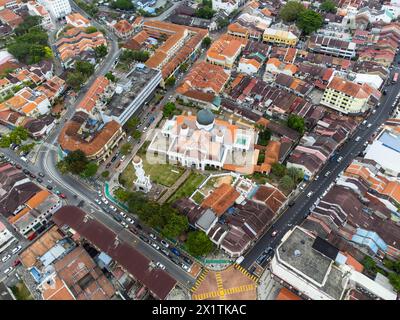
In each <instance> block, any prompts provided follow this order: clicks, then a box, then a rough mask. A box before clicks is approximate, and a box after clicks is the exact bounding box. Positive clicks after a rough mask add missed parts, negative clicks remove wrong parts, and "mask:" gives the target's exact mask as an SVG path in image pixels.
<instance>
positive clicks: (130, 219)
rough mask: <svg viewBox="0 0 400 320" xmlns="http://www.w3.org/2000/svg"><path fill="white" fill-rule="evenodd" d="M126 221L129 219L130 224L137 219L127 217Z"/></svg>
mask: <svg viewBox="0 0 400 320" xmlns="http://www.w3.org/2000/svg"><path fill="white" fill-rule="evenodd" d="M126 221H128V222H129V223H130V224H134V223H135V221H134V220H133V219H132V218H129V217H128V218H126Z"/></svg>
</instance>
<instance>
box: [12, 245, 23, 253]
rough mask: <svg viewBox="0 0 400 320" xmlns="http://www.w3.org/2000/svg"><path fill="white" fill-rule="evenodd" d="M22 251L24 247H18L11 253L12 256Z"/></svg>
mask: <svg viewBox="0 0 400 320" xmlns="http://www.w3.org/2000/svg"><path fill="white" fill-rule="evenodd" d="M21 249H22V246H18V247H15V248H14V249H12V250H11V253H12V254H16V253H17V252H18V251H20V250H21Z"/></svg>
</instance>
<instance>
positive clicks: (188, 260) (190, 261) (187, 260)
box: [182, 257, 193, 266]
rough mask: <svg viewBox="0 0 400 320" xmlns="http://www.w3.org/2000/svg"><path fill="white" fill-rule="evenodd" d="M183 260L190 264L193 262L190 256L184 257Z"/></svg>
mask: <svg viewBox="0 0 400 320" xmlns="http://www.w3.org/2000/svg"><path fill="white" fill-rule="evenodd" d="M182 259H183V261H185V262H186V263H187V264H188V265H189V266H191V265H192V264H193V261H192V260H190V259H189V258H188V257H182Z"/></svg>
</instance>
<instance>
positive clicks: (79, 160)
mask: <svg viewBox="0 0 400 320" xmlns="http://www.w3.org/2000/svg"><path fill="white" fill-rule="evenodd" d="M61 162H64V163H65V166H66V167H65V168H66V169H67V171H69V172H71V173H74V174H81V173H82V172H83V171H85V169H86V165H87V164H88V163H89V160H88V159H87V158H86V155H85V153H83V151H82V150H75V151H71V152H70V153H68V155H67V156H66V157H65V158H64V160H61Z"/></svg>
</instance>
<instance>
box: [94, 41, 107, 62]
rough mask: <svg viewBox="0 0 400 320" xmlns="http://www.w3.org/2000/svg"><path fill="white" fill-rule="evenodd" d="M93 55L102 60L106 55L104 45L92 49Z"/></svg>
mask: <svg viewBox="0 0 400 320" xmlns="http://www.w3.org/2000/svg"><path fill="white" fill-rule="evenodd" d="M94 54H95V55H96V58H97V59H101V58H104V57H105V56H106V55H107V47H106V46H105V45H104V44H102V45H100V46H97V47H96V48H94Z"/></svg>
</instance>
